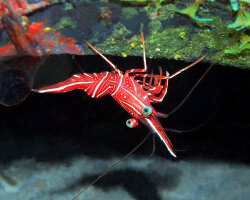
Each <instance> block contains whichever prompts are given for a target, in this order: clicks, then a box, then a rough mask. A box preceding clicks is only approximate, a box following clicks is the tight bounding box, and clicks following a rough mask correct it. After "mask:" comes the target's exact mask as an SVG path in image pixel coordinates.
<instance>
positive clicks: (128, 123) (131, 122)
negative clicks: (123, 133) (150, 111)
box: [126, 118, 138, 128]
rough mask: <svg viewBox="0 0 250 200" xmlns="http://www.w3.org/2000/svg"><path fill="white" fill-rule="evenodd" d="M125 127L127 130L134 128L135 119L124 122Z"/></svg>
mask: <svg viewBox="0 0 250 200" xmlns="http://www.w3.org/2000/svg"><path fill="white" fill-rule="evenodd" d="M126 125H127V127H129V128H134V127H136V126H137V125H138V121H137V120H136V119H134V118H131V119H128V120H127V121H126Z"/></svg>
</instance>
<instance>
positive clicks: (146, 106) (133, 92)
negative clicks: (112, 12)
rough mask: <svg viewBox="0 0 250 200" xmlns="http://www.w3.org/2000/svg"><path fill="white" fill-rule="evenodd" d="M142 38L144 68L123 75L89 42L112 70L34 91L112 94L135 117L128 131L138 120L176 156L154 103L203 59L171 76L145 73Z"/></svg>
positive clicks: (92, 94)
mask: <svg viewBox="0 0 250 200" xmlns="http://www.w3.org/2000/svg"><path fill="white" fill-rule="evenodd" d="M141 36H142V44H143V62H144V68H143V69H130V70H127V71H126V72H125V73H124V74H123V73H122V71H120V70H119V69H118V68H117V67H116V66H115V65H114V64H113V63H112V62H111V61H110V60H108V59H107V58H106V57H105V56H104V55H102V54H101V53H100V52H99V51H98V50H97V49H95V47H93V46H92V45H91V44H89V43H88V45H89V46H90V48H92V49H93V50H94V51H95V52H96V53H97V54H99V55H100V56H101V57H102V58H103V59H104V60H105V61H106V62H108V63H109V65H110V66H111V67H112V69H113V71H111V72H109V71H106V72H102V73H82V74H75V75H73V76H72V77H71V78H69V79H67V80H65V81H63V82H60V83H58V84H55V85H52V86H48V87H44V88H40V89H36V90H34V91H36V92H39V93H63V92H68V91H71V90H74V89H81V90H84V91H85V92H86V93H87V94H88V95H89V96H91V97H92V98H100V97H102V96H104V95H107V94H109V95H111V96H112V97H113V99H114V100H115V101H117V102H118V103H119V104H120V105H121V106H122V107H123V108H124V109H125V110H126V111H127V112H128V113H129V114H130V115H131V116H132V118H131V119H128V120H127V121H126V125H127V126H128V127H129V128H134V127H135V126H137V125H138V120H139V121H140V122H142V123H143V124H145V125H146V126H148V127H149V129H150V130H151V132H152V133H155V134H157V135H158V136H159V138H160V139H161V140H162V142H163V143H164V145H165V146H166V147H167V149H168V151H169V152H170V154H171V155H172V156H174V157H176V154H175V152H174V150H173V148H172V144H171V142H170V140H169V138H168V137H167V135H166V133H165V131H164V129H163V127H162V126H161V124H160V122H159V120H158V118H157V117H165V115H164V114H162V113H159V112H157V111H156V110H155V109H154V108H153V106H152V105H151V103H160V102H162V100H163V99H164V97H165V95H166V93H167V88H168V80H169V79H171V78H173V77H175V76H176V75H178V74H180V73H181V72H183V71H185V70H187V69H189V68H190V67H192V66H194V65H195V64H197V63H198V62H200V61H201V60H202V59H203V58H204V56H203V57H201V58H200V59H198V60H197V61H195V62H194V63H192V64H191V65H189V66H187V67H185V68H183V69H181V70H179V71H177V72H176V73H174V74H172V75H169V73H168V72H166V75H165V76H164V75H162V70H161V69H160V74H159V75H154V74H146V72H147V63H146V55H145V44H144V38H143V34H142V33H141ZM138 79H141V80H138ZM148 80H149V81H148ZM162 80H164V81H165V83H164V84H162Z"/></svg>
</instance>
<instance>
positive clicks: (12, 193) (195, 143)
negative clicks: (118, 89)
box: [0, 0, 250, 200]
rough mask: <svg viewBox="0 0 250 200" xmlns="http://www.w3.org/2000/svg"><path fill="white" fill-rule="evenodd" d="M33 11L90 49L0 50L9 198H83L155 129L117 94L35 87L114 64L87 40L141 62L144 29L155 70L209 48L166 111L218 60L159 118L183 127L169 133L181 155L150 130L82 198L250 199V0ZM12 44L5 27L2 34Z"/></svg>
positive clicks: (66, 5) (112, 55)
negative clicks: (134, 120)
mask: <svg viewBox="0 0 250 200" xmlns="http://www.w3.org/2000/svg"><path fill="white" fill-rule="evenodd" d="M25 2H28V3H30V4H31V3H37V2H39V1H25ZM47 2H48V4H47ZM0 10H1V6H0ZM0 14H1V13H0ZM25 16H26V15H25ZM27 16H28V21H30V22H33V21H42V20H45V21H46V23H47V25H48V26H49V27H52V29H55V30H56V31H58V33H60V34H61V35H63V36H65V37H66V38H68V37H70V38H74V39H75V43H76V45H77V47H79V48H80V49H81V51H82V52H81V53H79V54H78V55H75V54H73V53H71V54H72V55H66V53H63V52H64V51H65V50H64V49H63V50H61V49H59V50H60V52H59V53H58V52H55V53H54V52H47V53H48V54H46V55H41V57H42V59H41V60H38V61H37V60H35V61H34V62H33V60H32V64H33V65H34V66H32V67H33V68H32V67H29V68H27V67H25V65H24V64H22V65H24V67H23V66H21V65H20V66H21V67H20V66H19V65H17V64H16V63H18V62H17V61H19V60H20V59H21V60H22V59H24V63H26V59H27V60H30V59H31V57H32V56H33V55H32V56H31V55H30V53H29V52H30V51H27V52H28V53H25V54H22V55H21V53H20V54H18V55H15V56H13V57H10V58H9V57H7V58H6V57H4V56H3V54H4V52H2V51H1V49H0V52H1V55H0V57H1V59H0V64H1V66H0V67H1V68H0V102H1V104H3V105H0V199H1V200H2V199H3V200H5V199H6V200H7V199H8V200H17V199H20V200H26V199H27V200H33V199H36V200H52V199H53V200H54V199H56V200H57V199H58V200H66V199H67V200H68V199H72V198H73V197H74V195H75V194H77V193H78V192H79V191H80V190H81V188H83V187H84V186H86V185H88V184H89V183H90V182H91V181H93V180H94V179H95V178H97V177H98V176H99V175H100V174H101V173H102V172H103V171H105V170H106V169H107V168H108V167H110V166H111V165H112V164H114V163H115V162H117V161H118V160H119V159H121V158H122V157H123V156H124V155H126V154H127V153H128V152H130V151H131V150H132V149H133V148H134V147H135V146H136V145H137V144H139V143H140V142H141V141H142V140H143V139H144V138H145V136H146V135H147V134H148V132H149V130H148V128H147V127H145V126H144V125H142V124H139V126H138V127H136V128H133V129H129V128H128V127H126V120H127V119H128V118H130V115H129V114H128V113H127V112H126V111H125V110H124V109H122V108H121V107H120V106H119V105H118V104H117V103H116V102H115V101H114V100H113V99H112V98H111V97H110V96H104V97H103V98H100V99H93V98H91V97H89V96H87V95H86V94H85V93H84V92H83V91H80V90H75V91H72V92H69V93H64V94H38V93H34V92H32V91H31V88H40V87H43V86H48V85H51V84H54V83H57V82H59V81H62V80H65V79H66V78H68V77H70V76H71V75H72V74H74V73H76V72H77V73H79V68H81V70H83V71H84V72H89V73H94V72H96V73H98V72H102V71H107V70H110V66H109V65H108V64H107V63H106V62H105V61H103V60H102V58H100V56H98V55H95V53H94V52H93V51H91V49H89V48H88V47H87V45H86V44H85V41H89V42H90V43H91V44H93V45H94V46H95V47H96V48H97V49H98V50H100V51H101V52H102V53H104V54H105V55H107V56H108V58H109V59H110V60H111V61H112V62H113V63H114V64H115V65H116V66H117V67H118V68H119V69H120V70H122V71H123V72H125V71H126V70H127V69H132V68H141V67H142V66H143V60H142V47H141V44H142V43H141V35H140V31H141V30H142V31H143V33H144V35H145V42H146V55H147V62H148V66H149V72H150V73H151V71H154V72H156V73H157V72H158V67H159V66H161V67H162V69H163V72H165V71H168V72H169V73H170V74H172V73H174V72H176V71H178V70H179V69H182V68H183V67H185V66H187V65H188V64H190V63H191V62H193V61H195V60H196V59H198V58H199V57H201V56H202V55H206V57H205V60H204V61H203V62H202V63H199V64H197V65H196V66H194V67H193V68H191V69H189V70H188V71H185V72H183V74H181V75H180V76H177V77H176V78H174V79H171V80H170V81H169V87H168V93H167V95H166V98H165V99H164V101H163V102H162V103H161V104H154V105H153V106H154V107H155V108H156V110H157V111H160V112H162V113H169V112H171V111H172V110H173V109H174V108H175V107H176V106H177V105H178V104H179V103H180V102H181V101H182V100H183V98H185V96H186V95H187V93H188V92H189V91H190V89H191V88H192V87H193V86H194V85H195V83H196V82H197V80H198V79H199V78H200V77H201V76H202V75H203V74H204V72H205V71H206V69H207V68H208V67H209V66H210V64H211V63H215V65H214V66H213V68H212V69H211V70H210V71H209V73H208V74H207V75H206V76H205V78H204V79H203V80H202V81H201V83H200V84H199V85H198V87H197V88H196V89H195V91H194V92H193V93H192V95H191V96H190V97H189V98H188V99H187V101H186V102H185V104H184V105H183V106H182V107H181V108H180V109H178V110H177V111H176V112H175V113H174V114H173V115H171V116H170V117H169V118H166V119H160V121H161V124H162V125H163V127H164V128H168V129H177V130H180V131H183V133H176V132H171V131H166V133H167V134H168V136H169V138H170V140H171V142H172V144H173V145H174V149H175V151H176V154H177V158H173V157H171V155H170V154H169V152H168V151H167V149H166V148H165V146H164V145H163V144H162V142H161V141H160V140H159V138H158V137H156V138H155V141H154V139H153V137H152V136H150V137H149V138H148V139H147V140H146V142H145V143H144V144H143V145H141V147H140V148H139V149H138V150H137V151H136V152H134V153H133V154H132V155H131V156H129V158H127V159H126V160H124V161H123V162H121V163H120V164H119V165H118V166H116V167H115V168H114V169H113V170H112V171H111V172H110V173H109V174H107V175H105V176H104V177H102V178H101V179H100V180H99V181H98V182H96V183H95V184H94V186H91V187H90V188H89V189H88V190H87V191H86V192H84V193H83V194H81V195H80V196H79V197H78V198H77V199H79V200H80V199H87V200H90V199H104V200H105V199H108V200H110V199H120V200H130V199H131V200H132V199H134V200H152V199H155V200H168V199H169V200H186V199H201V200H208V199H229V200H230V199H231V200H234V199H238V200H247V199H249V196H250V178H249V177H250V167H249V164H250V156H249V152H250V140H249V139H250V136H249V133H250V115H249V113H250V106H249V102H250V79H249V77H250V71H249V67H250V59H249V58H250V54H249V1H197V0H196V1H195V0H192V1H191V0H190V1H161V0H158V1H146V0H138V1H129V0H120V1H118V0H117V1H115V0H114V1H111V0H110V1H108V0H93V1H90V0H88V1H85V0H80V1H77V0H74V1H54V0H52V1H46V7H44V8H42V9H40V10H36V11H34V12H31V13H29V14H27ZM2 18H3V17H2ZM28 21H27V23H28ZM22 22H23V21H22ZM22 25H23V24H22ZM23 26H24V27H25V25H23ZM8 42H11V40H10V38H9V35H8V34H6V32H5V31H4V30H3V31H1V35H0V44H1V45H5V44H7V43H8ZM59 47H60V45H59ZM29 48H33V47H29ZM56 54H57V55H56ZM58 54H59V55H58ZM8 56H9V55H8ZM39 58H40V57H39ZM32 59H33V57H32ZM20 76H23V77H24V78H23V77H22V78H20ZM17 80H18V81H17ZM13 88H14V89H13ZM22 95H23V96H22ZM7 97H8V98H7ZM10 102H11V103H10ZM8 103H10V105H13V106H6V104H8ZM185 130H187V132H185Z"/></svg>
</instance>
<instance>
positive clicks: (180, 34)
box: [29, 0, 250, 67]
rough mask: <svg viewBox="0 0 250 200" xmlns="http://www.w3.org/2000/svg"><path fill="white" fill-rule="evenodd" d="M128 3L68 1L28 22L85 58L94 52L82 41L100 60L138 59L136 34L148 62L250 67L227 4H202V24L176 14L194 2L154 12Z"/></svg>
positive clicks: (246, 44)
mask: <svg viewBox="0 0 250 200" xmlns="http://www.w3.org/2000/svg"><path fill="white" fill-rule="evenodd" d="M52 2H54V3H55V2H58V1H52ZM69 2H72V3H69ZM129 2H131V1H99V0H96V1H67V2H66V3H65V2H63V3H59V4H54V5H52V6H49V7H47V8H46V9H44V10H42V11H40V12H36V13H34V14H32V15H31V16H29V19H31V20H43V19H46V21H47V22H48V25H50V26H53V27H55V28H57V29H58V30H60V31H61V32H62V33H64V34H65V35H66V36H70V37H74V38H75V39H76V40H77V43H78V44H80V45H81V46H82V48H83V50H84V52H86V53H89V54H93V52H92V51H90V49H89V48H88V47H87V45H86V44H85V41H86V40H87V41H89V42H90V43H92V44H93V45H95V46H96V47H97V48H98V49H100V51H101V52H102V53H104V54H110V55H119V56H123V57H126V56H128V55H131V56H141V55H142V49H141V36H140V30H143V32H144V34H145V40H146V47H147V48H146V49H147V56H148V57H150V58H166V59H175V60H183V61H193V60H194V59H196V58H198V57H200V56H202V55H204V54H206V55H207V56H206V60H207V61H209V62H216V63H220V64H223V65H231V66H236V67H249V66H250V57H249V55H250V54H249V36H248V35H247V37H245V39H244V37H243V36H242V32H243V31H244V30H241V31H237V30H236V29H233V28H228V25H229V24H231V23H232V22H233V21H234V20H235V17H234V12H233V11H232V8H231V7H230V6H229V4H227V3H226V4H221V3H219V2H217V1H216V2H207V3H204V4H201V5H200V9H199V10H198V12H197V15H199V16H200V17H209V18H211V19H212V21H208V22H207V21H205V22H200V21H194V20H192V19H191V18H190V17H189V16H187V15H181V14H179V13H178V12H177V10H178V9H181V8H185V7H187V6H188V5H190V3H192V1H190V3H185V2H186V1H180V2H179V3H177V2H175V3H174V4H172V3H170V2H166V3H162V4H161V6H158V7H157V6H156V5H155V4H152V3H149V2H150V1H145V3H143V4H140V3H138V1H133V2H134V3H129ZM246 8H248V7H247V6H246ZM247 16H248V15H247ZM245 21H246V22H247V21H249V20H248V18H247V19H246V20H245ZM243 22H244V21H243ZM246 33H247V31H246ZM243 40H245V41H243ZM243 44H244V45H243ZM224 52H225V53H224Z"/></svg>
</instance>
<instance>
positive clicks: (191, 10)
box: [175, 0, 213, 22]
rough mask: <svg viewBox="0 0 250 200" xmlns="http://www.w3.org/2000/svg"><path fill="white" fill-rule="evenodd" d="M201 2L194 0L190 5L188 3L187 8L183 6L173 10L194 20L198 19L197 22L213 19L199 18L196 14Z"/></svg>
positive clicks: (200, 0)
mask: <svg viewBox="0 0 250 200" xmlns="http://www.w3.org/2000/svg"><path fill="white" fill-rule="evenodd" d="M202 2H203V1H202V0H195V2H194V3H192V4H191V5H189V6H188V7H187V8H184V9H182V10H181V9H176V10H175V11H176V12H177V13H180V14H183V15H187V16H189V17H190V18H191V19H193V20H194V21H198V22H211V21H213V19H211V18H201V17H198V16H197V15H196V14H197V12H198V10H199V6H200V4H201V3H202Z"/></svg>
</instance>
